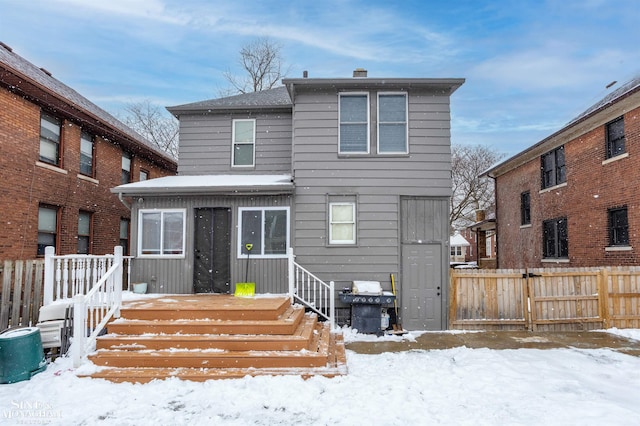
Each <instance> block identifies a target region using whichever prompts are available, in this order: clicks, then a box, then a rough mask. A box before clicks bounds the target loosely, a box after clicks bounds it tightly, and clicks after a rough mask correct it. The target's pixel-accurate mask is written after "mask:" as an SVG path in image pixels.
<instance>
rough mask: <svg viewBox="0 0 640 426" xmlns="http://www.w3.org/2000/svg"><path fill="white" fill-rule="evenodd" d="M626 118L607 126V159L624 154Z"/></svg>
mask: <svg viewBox="0 0 640 426" xmlns="http://www.w3.org/2000/svg"><path fill="white" fill-rule="evenodd" d="M624 142H625V138H624V117H620V118H618V119H616V120H614V121H612V122H610V123H608V124H607V158H611V157H615V156H618V155H620V154H624V152H625V146H624Z"/></svg>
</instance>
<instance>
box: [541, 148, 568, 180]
mask: <svg viewBox="0 0 640 426" xmlns="http://www.w3.org/2000/svg"><path fill="white" fill-rule="evenodd" d="M541 171H542V189H545V188H550V187H552V186H556V185H560V184H561V183H564V182H566V181H567V174H566V171H565V164H564V146H561V147H559V148H556V149H554V150H553V151H550V152H548V153H546V154H544V155H543V156H542V164H541Z"/></svg>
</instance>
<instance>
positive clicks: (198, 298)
mask: <svg viewBox="0 0 640 426" xmlns="http://www.w3.org/2000/svg"><path fill="white" fill-rule="evenodd" d="M290 306H291V301H290V299H289V297H286V296H261V297H255V298H240V297H234V296H231V295H226V294H190V295H167V296H162V297H157V298H149V299H142V300H136V301H129V302H126V303H125V304H124V305H123V307H122V308H121V310H120V315H121V317H122V318H127V319H138V320H175V319H210V320H276V319H278V317H280V316H281V315H282V314H283V313H284V312H285V311H286V310H287V308H289V307H290Z"/></svg>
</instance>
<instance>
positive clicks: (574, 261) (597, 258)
mask: <svg viewBox="0 0 640 426" xmlns="http://www.w3.org/2000/svg"><path fill="white" fill-rule="evenodd" d="M624 121H625V122H624V125H625V138H626V142H625V146H626V152H627V154H628V157H625V158H620V159H618V160H615V161H612V162H609V163H607V164H602V162H603V161H604V160H605V126H604V125H603V126H600V127H598V128H596V129H594V130H592V131H590V132H588V133H586V134H583V135H581V136H579V137H577V138H576V139H573V140H571V141H570V142H568V143H565V145H564V147H565V162H566V173H567V184H566V186H561V187H558V188H555V189H552V190H550V191H544V192H542V193H541V191H540V157H538V158H536V159H534V160H532V161H530V162H528V163H526V164H524V165H523V166H521V167H519V168H517V169H515V170H512V171H510V172H508V173H506V174H504V175H502V176H499V177H498V178H497V180H496V202H497V205H498V209H497V226H498V267H499V268H524V267H542V266H544V267H553V266H557V267H586V266H603V265H604V266H608V265H609V266H617V265H640V251H639V249H640V238H639V237H640V234H639V231H640V108H636V109H634V110H632V111H629V112H627V113H626V114H625V115H624ZM527 190H528V191H530V194H531V226H527V227H521V226H520V194H521V193H522V192H524V191H527ZM623 205H626V206H627V209H628V220H629V240H630V242H629V245H630V246H631V247H632V250H629V251H606V250H605V248H606V247H607V246H608V244H609V235H608V209H610V208H613V207H619V206H623ZM559 217H566V218H567V223H568V236H569V263H548V262H542V222H543V221H544V220H547V219H553V218H559Z"/></svg>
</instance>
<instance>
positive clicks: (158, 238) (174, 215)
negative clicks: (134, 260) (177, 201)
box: [138, 209, 185, 257]
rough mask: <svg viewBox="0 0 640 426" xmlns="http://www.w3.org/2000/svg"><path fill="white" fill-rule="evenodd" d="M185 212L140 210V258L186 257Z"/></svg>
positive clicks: (178, 210) (177, 210) (181, 210)
mask: <svg viewBox="0 0 640 426" xmlns="http://www.w3.org/2000/svg"><path fill="white" fill-rule="evenodd" d="M184 219H185V210H184V209H158V210H140V212H139V220H138V223H139V224H140V226H139V228H138V256H154V257H158V256H161V257H184V250H185V248H184V242H185V238H184V235H185V220H184Z"/></svg>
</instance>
